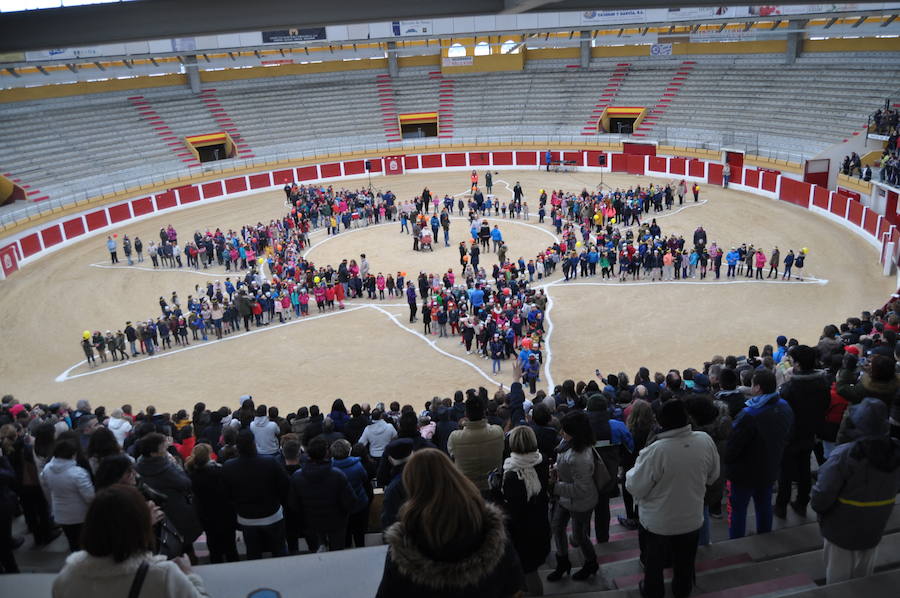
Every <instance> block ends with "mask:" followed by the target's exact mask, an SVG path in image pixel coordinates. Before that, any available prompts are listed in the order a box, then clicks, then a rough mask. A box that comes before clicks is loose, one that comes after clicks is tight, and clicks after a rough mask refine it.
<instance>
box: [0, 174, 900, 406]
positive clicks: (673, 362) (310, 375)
mask: <svg viewBox="0 0 900 598" xmlns="http://www.w3.org/2000/svg"><path fill="white" fill-rule="evenodd" d="M480 170H482V171H483V170H484V169H483V168H481V169H480ZM492 172H498V174H496V175H494V177H495V178H494V180H495V183H494V190H495V193H496V195H497V196H498V197H499V198H501V199H507V200H509V199H511V198H512V193H511V189H510V190H507V189H506V186H505V185H504V183H508V184H509V186H510V187H511V186H512V185H513V184H514V183H515V182H516V181H520V182H521V184H522V187H523V189H524V191H525V197H526V201H527V199H528V198H529V197H533V198H535V200H536V198H537V195H538V191H539V189H541V188H547V189H563V190H565V191H570V192H575V193H580V191H581V190H582V189H583V188H589V189H595V188H596V186H597V185H598V184H599V181H600V175H599V174H592V173H578V172H576V173H553V172H551V173H546V172H544V171H542V170H541V171H538V170H531V169H529V170H508V171H503V170H499V171H492ZM671 180H672V178H666V177H649V176H629V175H621V174H616V175H611V176H610V175H606V176H605V177H604V184H606V185H610V186H611V187H613V188H615V187H622V188H623V189H624V188H627V187H629V186H635V185H639V184H640V185H646V184H647V183H649V182H654V183H662V184H665V183H667V182H670V181H671ZM679 180H680V179H679ZM676 182H677V181H676ZM364 183H365V179H355V180H349V181H344V180H341V179H336V180H333V181H332V180H329V181H328V184H329V185H333V186H335V187H341V186H342V187H347V188H354V187H356V186H359V185H362V184H364ZM377 183H378V186H379V187H383V190H385V191H387V190H388V189H390V190H391V191H393V192H394V193H395V194H396V195H397V196H398V197H399V198H406V197H413V196H415V195H417V194H419V193H421V190H422V189H423V188H424V187H428V188H429V189H431V190H432V191H433V192H434V193H435V194H438V195H440V196H443V194H444V193H448V194H450V195H459V194H460V193H465V192H466V187H467V183H468V172H467V171H458V172H441V171H440V170H438V171H437V172H434V173H429V174H406V175H403V176H399V177H390V178H384V179H381V178H379V179H378V180H377ZM504 196H506V197H504ZM287 210H288V209H287V208H286V207H285V202H284V192H283V191H282V190H281V189H280V186H279V188H278V189H277V190H273V191H268V192H264V193H251V194H246V195H242V196H241V197H238V198H234V199H225V200H223V201H216V202H215V203H210V204H209V205H199V206H197V207H188V208H185V209H183V210H178V211H174V212H172V213H171V214H167V215H164V216H158V217H153V218H149V219H143V220H141V221H140V222H138V223H135V224H133V225H122V226H114V227H111V228H109V230H108V232H109V233H110V234H113V233H115V234H118V235H119V237H120V238H121V237H122V235H125V234H127V235H128V236H129V237H131V238H134V237H135V236H137V237H140V238H141V239H145V240H147V241H145V242H148V241H149V240H152V239H154V237H156V236H157V234H158V231H159V229H160V228H161V227H164V226H168V225H169V224H171V225H173V226H174V227H175V228H176V229H177V230H178V231H179V233H180V234H182V235H187V236H190V235H192V233H193V232H194V231H195V230H199V231H201V232H205V231H206V230H207V229H209V230H215V229H216V228H220V229H222V230H223V231H224V230H228V229H237V228H239V227H240V226H242V225H243V224H247V223H256V222H268V221H270V220H271V219H275V218H280V217H282V216H283V215H284V213H286V212H287ZM652 215H653V213H652V212H651V213H650V216H652ZM659 216H660V217H659V220H658V222H659V225H660V227H661V228H662V229H663V231H664V232H665V233H666V234H667V235H668V234H672V233H675V234H678V235H683V236H684V237H685V238H690V236H691V235H692V234H693V231H694V230H695V229H696V228H697V227H698V226H703V227H704V228H705V229H706V230H707V231H708V233H709V234H710V241H711V242H712V241H717V242H718V243H719V244H720V245H721V246H723V247H726V248H728V247H731V246H736V245H740V244H741V243H747V244H751V243H752V244H754V245H755V246H757V247H761V248H763V249H764V250H765V251H769V250H770V249H771V248H772V247H773V246H775V245H777V246H778V247H779V248H781V249H782V251H783V252H785V253H786V252H787V250H788V249H789V248H794V249H795V251H799V250H800V248H801V247H808V248H809V249H810V254H809V258H808V266H807V267H806V268H804V272H803V275H804V276H805V277H810V280H804V281H796V280H794V281H781V280H779V281H777V282H774V281H771V280H769V281H752V280H748V279H746V278H744V277H739V278H737V279H736V280H733V281H727V280H724V279H723V280H720V281H718V282H716V281H714V280H706V281H700V280H688V281H683V282H665V283H661V282H650V280H649V279H647V280H642V281H640V282H638V283H634V282H630V281H629V282H625V283H620V282H618V280H616V279H613V280H610V281H605V282H604V281H601V280H600V277H599V276H595V277H592V278H587V279H583V278H580V279H578V280H577V281H574V282H569V283H566V282H560V279H561V278H562V275H561V274H560V273H559V272H558V271H557V274H556V275H555V276H553V277H550V278H549V279H548V281H547V282H544V283H541V284H540V285H536V286H544V288H545V292H547V294H548V295H549V296H550V297H551V299H552V308H551V309H550V310H549V314H548V324H552V333H551V334H550V335H549V342H548V347H547V349H546V353H547V357H549V359H546V361H545V363H546V365H547V367H545V368H544V370H543V376H542V377H543V383H542V387H543V388H545V389H547V390H550V391H552V390H553V387H552V386H549V389H548V385H549V384H550V383H551V382H555V383H556V384H560V383H561V382H562V381H563V380H564V379H567V378H572V379H581V378H583V377H585V376H587V375H589V374H590V373H591V372H593V371H594V369H595V368H600V369H601V370H602V371H603V372H610V373H612V372H619V371H625V372H629V373H632V372H634V371H636V370H637V368H639V367H641V366H643V365H647V364H657V363H658V364H659V366H657V367H659V368H662V367H677V368H682V369H683V368H687V367H696V366H698V365H702V364H703V362H704V361H707V360H709V359H710V358H711V357H712V356H713V355H715V354H724V355H727V354H738V353H741V352H743V351H745V350H746V348H747V346H749V345H752V344H755V345H759V346H762V345H764V344H774V340H775V337H777V336H778V335H781V334H784V335H786V336H790V337H794V338H797V339H800V340H803V339H808V340H807V341H806V342H813V341H815V340H817V339H818V335H819V334H821V330H822V327H823V326H824V324H826V323H831V322H835V321H837V322H839V321H840V320H841V318H842V317H846V315H845V314H847V313H854V312H856V311H861V310H863V309H867V308H869V309H871V306H873V305H878V304H879V302H880V301H883V300H884V298H885V297H888V296H889V295H890V294H891V292H892V290H893V289H892V286H893V285H894V281H893V280H892V279H890V278H886V277H884V276H883V275H882V273H881V265H880V264H879V263H878V254H877V252H876V251H874V250H873V248H872V247H871V246H869V245H868V244H866V243H865V242H864V241H863V240H862V239H859V238H857V237H856V236H854V235H851V234H847V231H846V229H844V228H842V227H841V226H840V225H838V224H836V223H834V222H831V221H829V220H828V219H826V218H824V217H821V216H817V215H813V214H810V213H809V212H808V211H805V210H801V209H798V208H797V207H795V206H793V205H790V204H788V203H786V202H778V201H774V200H771V199H766V198H760V197H754V196H753V195H752V194H750V193H746V192H740V191H733V190H724V189H722V188H720V187H718V186H709V185H705V184H704V185H703V186H702V191H701V202H698V203H697V204H694V203H693V202H692V200H690V199H689V198H688V201H687V203H685V204H684V205H683V206H681V207H680V208H679V206H678V204H677V202H676V204H675V207H674V209H673V210H671V211H664V212H662V213H660V214H659ZM488 221H489V222H490V223H491V224H492V225H493V224H499V225H500V228H501V230H502V232H503V234H504V236H505V240H506V243H507V245H509V247H510V250H509V252H510V257H512V258H513V259H517V258H518V257H519V256H524V257H525V258H526V259H528V258H530V257H533V256H534V255H536V254H537V253H538V252H539V251H541V250H543V249H545V248H546V247H547V246H548V245H552V244H553V242H554V240H555V239H556V235H555V234H554V230H553V227H552V226H551V225H550V224H549V222H546V223H545V224H542V225H540V224H537V216H536V215H535V214H532V217H531V219H530V220H528V221H525V220H521V219H518V220H517V219H510V218H505V219H504V218H502V217H497V218H489V219H488ZM468 228H469V227H468V221H467V219H466V218H455V219H454V220H453V223H452V225H451V236H450V240H451V243H450V247H449V248H445V247H443V243H442V242H441V239H438V242H436V243H435V250H434V251H433V252H430V253H422V252H414V251H412V242H411V240H410V238H409V236H408V235H407V234H405V233H401V232H400V225H399V223H397V222H391V223H387V224H381V225H372V226H370V227H365V226H363V227H361V228H359V229H350V231H347V232H342V233H341V234H339V235H337V236H333V237H328V236H327V234H326V233H325V231H324V230H323V229H321V228H320V229H319V230H318V231H316V232H314V233H313V234H312V235H311V239H310V240H311V243H312V246H311V249H310V250H309V251H308V252H307V253H306V256H307V258H308V259H310V260H312V261H313V262H314V263H316V264H317V265H332V266H334V267H335V268H336V267H337V265H338V264H339V263H340V260H341V259H343V258H349V259H355V258H358V256H359V254H361V253H365V254H367V257H368V259H369V262H370V264H371V269H372V271H373V272H384V273H385V274H387V273H391V272H394V273H396V272H400V271H407V272H413V273H417V272H419V271H420V270H424V271H425V272H444V271H446V270H447V269H448V268H456V271H457V272H459V270H460V269H459V256H458V253H457V251H456V246H457V244H458V242H459V241H460V240H464V239H467V238H468V237H469V231H468ZM751 231H752V232H751ZM105 239H106V237H105V236H103V235H101V236H98V237H93V238H91V239H89V240H85V241H80V242H77V243H73V244H72V245H71V246H67V247H65V248H63V249H61V250H60V251H58V252H54V253H53V254H52V255H50V256H48V257H47V258H44V259H42V260H41V261H40V263H39V266H36V267H29V268H25V269H24V270H23V271H22V272H20V273H18V274H17V275H16V276H15V277H11V278H10V279H9V280H7V281H5V282H4V287H5V290H4V293H3V296H2V298H0V308H2V309H3V310H4V311H5V313H7V314H9V316H10V317H9V318H8V319H7V325H6V326H5V328H6V330H7V332H6V334H7V338H9V339H10V341H11V342H12V343H13V345H14V346H15V347H16V353H15V354H16V355H18V356H27V359H15V360H11V359H10V357H11V356H12V353H11V352H10V353H8V354H7V355H6V356H5V357H4V359H3V370H0V373H2V376H3V379H4V380H5V381H6V383H7V388H8V389H9V390H8V392H11V393H12V394H15V395H21V396H35V395H43V394H45V393H47V392H52V394H53V397H54V400H59V401H67V402H69V403H70V404H74V402H76V401H77V400H78V399H81V398H85V397H90V396H97V395H100V396H107V395H108V394H111V395H114V396H117V397H122V400H126V399H127V401H129V402H131V403H132V404H134V405H135V406H141V407H143V406H144V405H155V406H156V407H157V408H158V409H160V410H177V409H179V408H181V406H182V405H185V404H187V403H191V404H192V403H193V402H195V401H201V400H203V401H207V402H213V403H215V402H217V401H218V402H223V403H225V404H227V403H228V402H229V401H230V400H232V399H234V397H235V396H239V395H242V394H252V395H253V396H254V397H260V400H262V401H263V402H265V403H267V404H270V405H276V406H278V407H280V408H281V409H284V410H287V411H290V410H295V409H297V408H298V407H300V406H309V405H312V404H320V405H324V404H326V403H329V404H330V402H331V401H332V400H333V399H335V398H338V397H342V398H344V399H345V400H349V401H367V402H371V403H373V404H374V403H376V402H379V401H381V402H390V401H393V400H402V401H407V402H411V403H412V404H414V405H415V406H416V407H417V408H420V407H421V406H422V405H424V403H425V401H429V400H431V399H432V398H433V397H434V396H441V397H443V396H451V395H452V394H453V392H454V391H455V390H457V389H459V388H469V387H478V386H486V387H488V388H491V389H492V390H493V389H495V388H496V387H497V386H498V385H501V384H502V385H504V386H505V387H508V386H509V384H510V383H511V382H513V381H514V379H513V377H512V362H511V361H509V362H506V364H505V365H506V367H505V370H506V372H501V374H499V375H496V376H494V375H492V374H491V368H490V362H489V361H485V360H482V359H481V358H480V356H476V355H466V354H465V351H464V350H463V347H462V345H461V343H460V340H459V337H458V336H457V337H451V338H448V339H435V337H434V336H429V337H427V338H425V337H423V336H422V334H421V332H422V329H421V325H409V324H408V322H407V320H408V308H407V306H406V303H405V298H397V297H395V298H393V299H387V300H384V301H378V300H375V301H368V302H366V301H363V300H351V301H348V302H347V309H346V310H344V311H343V312H341V311H337V312H326V313H325V314H321V315H318V314H317V313H316V311H315V307H314V306H313V307H312V310H311V316H310V317H309V318H308V319H306V320H293V321H291V322H289V323H287V324H285V325H281V326H278V325H274V324H273V325H270V326H267V327H263V328H259V329H253V331H252V333H251V334H247V335H243V334H236V335H233V336H232V337H226V338H224V339H223V340H222V341H208V342H202V341H200V342H199V343H194V344H192V345H191V346H190V348H182V349H180V350H179V349H178V348H177V347H176V349H175V350H172V351H162V352H160V353H159V355H158V356H157V357H154V358H149V359H148V358H146V357H144V358H141V357H139V358H137V359H134V360H131V361H129V362H127V365H124V366H123V365H118V364H114V363H113V362H112V361H110V362H109V363H107V364H101V366H100V367H98V368H96V369H89V368H88V367H87V365H86V363H85V362H84V361H83V355H82V354H81V351H80V348H79V346H78V342H77V341H78V339H79V337H80V333H81V331H82V330H84V329H89V330H101V331H104V332H105V331H106V330H108V329H110V328H112V329H121V328H123V327H124V324H125V322H126V321H129V320H130V321H137V320H139V319H146V318H147V317H150V316H154V317H155V316H156V313H157V312H158V301H157V300H158V298H159V296H165V297H166V298H167V299H168V298H169V297H170V296H171V293H172V292H173V291H176V292H177V293H178V295H179V297H181V298H182V299H183V300H186V298H187V297H188V295H195V296H196V295H198V293H197V292H196V291H195V290H194V286H195V285H198V284H200V285H203V287H205V286H206V282H207V281H208V280H210V279H213V280H220V281H223V282H224V279H225V277H226V276H228V275H229V273H226V272H225V271H224V268H221V267H217V266H214V267H213V268H212V269H211V270H209V271H207V270H200V271H199V272H198V271H195V270H193V269H188V268H182V269H176V270H175V271H172V270H169V269H166V268H163V269H160V270H157V271H154V270H153V269H152V267H151V266H150V261H149V259H146V260H145V262H144V263H143V264H141V265H136V266H133V267H128V266H127V265H122V264H121V263H120V264H119V265H118V266H110V264H109V255H108V253H107V251H106V246H105ZM120 253H121V252H120ZM485 257H486V258H487V259H486V260H485V262H486V263H487V264H488V265H489V266H490V265H493V263H495V262H496V254H494V253H490V254H486V256H485ZM120 259H121V256H120ZM231 276H232V279H233V278H234V276H233V273H231ZM545 285H546V286H545ZM202 291H205V288H203V289H202ZM200 294H202V292H201V293H200ZM37 306H43V307H37ZM360 307H362V309H360ZM37 329H46V330H47V331H48V334H49V336H48V335H45V334H34V331H35V330H37ZM49 331H54V332H53V333H49ZM63 339H75V341H72V342H63ZM79 358H81V359H79ZM79 361H80V363H79ZM185 380H192V381H194V382H199V384H197V385H194V384H192V385H191V386H190V388H185V384H184V381H185ZM50 389H52V390H50ZM213 397H215V399H213Z"/></svg>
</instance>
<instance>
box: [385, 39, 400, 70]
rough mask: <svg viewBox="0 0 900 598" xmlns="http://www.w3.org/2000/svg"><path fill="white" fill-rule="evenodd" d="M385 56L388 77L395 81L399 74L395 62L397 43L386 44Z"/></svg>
mask: <svg viewBox="0 0 900 598" xmlns="http://www.w3.org/2000/svg"><path fill="white" fill-rule="evenodd" d="M387 55H388V57H387V58H388V75H390V76H391V79H396V78H397V75H399V74H400V65H399V64H398V62H397V42H388V43H387Z"/></svg>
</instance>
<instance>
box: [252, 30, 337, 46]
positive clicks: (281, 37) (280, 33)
mask: <svg viewBox="0 0 900 598" xmlns="http://www.w3.org/2000/svg"><path fill="white" fill-rule="evenodd" d="M325 38H326V36H325V28H324V27H312V28H309V29H299V28H298V29H276V30H273V31H263V32H262V43H264V44H290V43H294V42H309V41H315V40H322V39H325Z"/></svg>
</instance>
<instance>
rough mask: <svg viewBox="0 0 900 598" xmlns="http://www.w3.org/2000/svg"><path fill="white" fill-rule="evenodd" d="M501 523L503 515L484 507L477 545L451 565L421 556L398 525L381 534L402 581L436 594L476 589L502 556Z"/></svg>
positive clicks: (493, 507)
mask: <svg viewBox="0 0 900 598" xmlns="http://www.w3.org/2000/svg"><path fill="white" fill-rule="evenodd" d="M503 519H504V516H503V511H501V510H500V509H499V508H498V507H496V506H494V505H492V504H490V503H488V504H486V505H485V514H484V535H483V536H482V539H481V544H479V545H478V546H476V547H475V548H474V549H473V550H472V551H471V552H469V553H468V554H466V555H465V556H463V557H462V558H461V559H459V560H455V561H440V560H435V559H434V558H432V557H430V556H428V555H426V554H424V553H423V552H422V550H421V549H420V548H419V547H418V546H416V545H414V544H413V543H412V542H413V541H412V538H411V537H410V536H409V535H408V534H406V530H405V529H404V526H403V523H402V522H399V521H398V522H397V523H395V524H394V525H392V526H391V527H389V528H388V530H387V532H386V533H385V538H386V540H387V544H388V546H389V548H390V559H391V560H392V561H393V562H394V564H395V565H396V566H397V569H398V570H399V572H400V574H401V575H402V576H403V577H405V578H407V579H409V580H410V581H411V582H413V583H414V584H416V585H419V586H424V587H429V588H434V589H435V590H440V589H455V588H464V587H468V586H474V585H477V584H478V583H479V582H481V581H482V580H483V579H485V578H486V577H487V576H488V575H490V574H491V573H492V572H493V571H494V570H495V569H496V568H497V565H498V564H499V563H500V561H501V560H502V559H503V555H504V554H505V552H506V542H507V536H506V527H505V525H504V523H503Z"/></svg>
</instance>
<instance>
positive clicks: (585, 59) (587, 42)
mask: <svg viewBox="0 0 900 598" xmlns="http://www.w3.org/2000/svg"><path fill="white" fill-rule="evenodd" d="M579 66H580V67H581V68H583V69H586V68H588V67H589V66H591V32H590V31H582V32H581V62H580V63H579Z"/></svg>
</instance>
